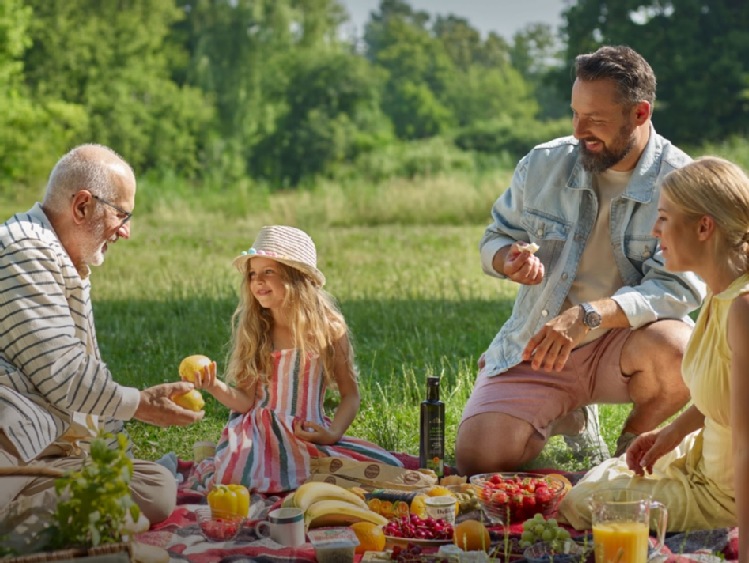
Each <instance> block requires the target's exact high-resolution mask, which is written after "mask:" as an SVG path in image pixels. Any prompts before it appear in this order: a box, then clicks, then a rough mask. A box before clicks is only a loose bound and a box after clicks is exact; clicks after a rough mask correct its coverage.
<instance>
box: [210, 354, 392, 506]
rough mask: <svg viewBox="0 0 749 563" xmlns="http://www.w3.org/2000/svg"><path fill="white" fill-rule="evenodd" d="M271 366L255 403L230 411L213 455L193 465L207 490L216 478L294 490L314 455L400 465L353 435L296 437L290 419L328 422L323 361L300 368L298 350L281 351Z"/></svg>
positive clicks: (262, 490)
mask: <svg viewBox="0 0 749 563" xmlns="http://www.w3.org/2000/svg"><path fill="white" fill-rule="evenodd" d="M273 366H274V370H273V375H272V377H271V378H270V380H269V382H268V384H267V385H258V386H257V387H256V389H257V398H256V402H255V406H254V407H253V408H252V409H251V410H249V411H248V412H247V413H245V414H239V413H232V414H231V416H230V418H229V422H228V423H227V425H226V426H225V427H224V429H223V431H222V433H221V438H220V440H219V443H218V445H217V446H216V456H215V457H214V458H208V459H206V460H204V461H203V462H201V464H199V466H198V467H197V468H196V475H197V476H198V479H199V480H200V481H202V482H203V483H204V486H205V488H206V489H210V487H211V486H212V485H213V484H215V483H225V484H230V483H234V484H243V485H245V486H247V487H249V488H251V489H252V490H253V491H254V492H259V493H280V492H284V491H289V490H293V489H296V488H297V487H298V486H299V485H301V484H302V483H304V481H306V480H307V478H308V477H309V475H310V460H311V459H312V458H317V457H343V458H348V459H354V460H357V461H377V462H381V463H386V464H389V465H397V466H400V465H401V463H400V461H398V459H397V458H395V457H394V456H393V455H392V454H390V453H389V452H387V451H386V450H384V449H382V448H380V447H379V446H376V445H374V444H372V443H370V442H366V441H364V440H360V439H358V438H351V437H348V436H344V437H343V438H342V439H341V440H339V441H338V442H337V443H336V444H334V445H332V446H321V445H317V444H313V443H311V442H307V441H306V440H302V439H299V438H297V437H296V436H295V435H294V426H293V423H294V421H295V420H310V421H314V422H317V423H318V424H321V425H325V426H328V425H329V424H330V419H329V418H327V417H326V416H325V414H324V411H323V399H324V398H325V388H326V386H325V379H324V377H323V370H322V362H321V361H319V358H316V357H313V358H311V359H310V360H309V361H308V362H306V366H305V368H304V369H303V370H302V369H300V362H299V354H298V352H297V350H281V351H276V352H274V353H273ZM198 488H202V487H198Z"/></svg>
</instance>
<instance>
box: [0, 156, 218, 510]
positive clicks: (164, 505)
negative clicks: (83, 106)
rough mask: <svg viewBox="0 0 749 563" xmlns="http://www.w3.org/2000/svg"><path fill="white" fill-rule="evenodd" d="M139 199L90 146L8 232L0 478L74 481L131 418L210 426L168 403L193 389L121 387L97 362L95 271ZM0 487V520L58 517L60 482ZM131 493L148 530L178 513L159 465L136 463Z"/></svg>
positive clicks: (124, 170) (0, 282) (56, 173)
mask: <svg viewBox="0 0 749 563" xmlns="http://www.w3.org/2000/svg"><path fill="white" fill-rule="evenodd" d="M135 189H136V185H135V176H134V174H133V171H132V169H131V168H130V166H129V165H128V164H127V163H126V162H125V161H124V160H123V159H122V158H121V157H120V156H118V155H117V154H116V153H115V152H114V151H112V150H111V149H109V148H107V147H103V146H100V145H82V146H79V147H76V148H74V149H73V150H71V151H70V152H69V153H68V154H66V155H65V156H63V157H62V158H61V159H60V160H59V162H58V163H57V164H56V165H55V167H54V169H53V170H52V173H51V175H50V177H49V181H48V184H47V190H46V193H45V196H44V200H43V202H42V203H41V204H39V203H37V204H36V205H34V207H32V208H31V209H30V210H29V211H27V212H26V213H19V214H17V215H15V216H13V217H11V218H10V219H8V221H6V222H5V223H4V224H2V226H0V467H5V468H15V467H22V466H26V465H28V464H34V465H40V464H41V465H44V466H47V467H52V468H57V469H61V470H68V469H72V468H75V467H78V466H80V464H81V462H82V460H83V459H84V458H85V455H86V445H87V443H88V441H90V439H91V438H92V437H93V436H95V435H96V433H97V431H98V430H99V429H100V428H101V427H105V428H107V429H114V428H116V427H121V425H122V421H126V420H130V419H132V418H135V419H138V420H142V421H144V422H148V423H151V424H155V425H157V426H168V425H180V426H183V425H187V424H190V423H193V422H196V421H198V420H200V419H201V418H202V417H203V414H204V413H203V412H200V413H196V412H191V411H187V410H185V409H183V408H181V407H179V406H178V405H176V404H175V403H174V402H173V401H172V400H171V398H172V397H174V396H176V395H179V394H181V393H185V392H187V391H189V390H190V389H191V388H192V384H190V383H186V382H176V383H167V384H162V385H157V386H154V387H150V388H148V389H145V390H143V391H139V390H138V389H135V388H131V387H124V386H122V385H119V384H118V383H117V382H116V381H115V380H114V379H113V378H112V374H111V373H110V371H109V369H108V368H107V366H106V364H105V363H104V362H103V361H102V358H101V354H100V352H99V347H98V344H97V341H96V334H95V330H94V318H93V311H92V308H91V297H90V287H91V282H90V279H89V273H90V267H91V266H99V265H101V264H102V263H103V262H104V258H105V255H106V252H107V250H108V248H109V245H110V244H112V243H114V242H117V241H118V240H119V239H120V238H124V239H127V238H129V237H130V223H129V220H130V217H131V216H132V213H133V208H134V205H135ZM113 423H114V424H113ZM12 472H13V471H12ZM14 473H18V472H14ZM0 479H2V487H0V520H1V519H4V516H5V515H7V514H9V513H10V512H11V511H13V512H18V511H20V512H23V511H25V510H26V509H30V508H43V509H49V510H51V509H53V508H54V506H55V502H56V495H55V493H54V486H53V484H54V481H53V479H51V478H48V477H34V476H31V477H28V476H21V475H17V474H16V475H13V476H4V477H0ZM131 491H132V495H133V499H134V501H135V502H136V503H137V504H138V505H139V507H140V509H141V512H142V513H143V514H144V515H145V516H146V517H147V518H148V519H149V521H150V522H151V523H156V522H160V521H162V520H163V519H165V518H166V517H167V516H168V515H169V514H170V513H171V511H172V510H173V509H174V505H175V502H176V483H175V479H174V476H173V475H172V474H171V473H170V472H169V471H167V470H166V469H165V468H163V467H162V466H160V465H158V464H156V463H153V462H147V461H138V460H136V461H134V474H133V479H132V482H131Z"/></svg>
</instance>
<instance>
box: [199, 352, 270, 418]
mask: <svg viewBox="0 0 749 563" xmlns="http://www.w3.org/2000/svg"><path fill="white" fill-rule="evenodd" d="M255 385H257V383H253V384H252V385H250V386H249V387H247V388H242V389H239V388H237V387H230V386H228V385H227V384H226V383H224V382H223V381H221V380H220V379H219V378H218V377H217V376H216V362H211V363H210V364H209V365H207V366H205V367H204V368H203V369H202V370H201V371H200V372H197V374H196V376H195V388H196V389H205V390H206V391H208V392H209V393H210V394H211V395H213V396H214V397H216V399H217V400H218V401H219V402H220V403H221V404H222V405H224V406H225V407H227V408H228V409H230V410H233V411H235V412H241V413H246V412H247V411H248V410H250V409H251V408H252V407H253V405H254V404H255Z"/></svg>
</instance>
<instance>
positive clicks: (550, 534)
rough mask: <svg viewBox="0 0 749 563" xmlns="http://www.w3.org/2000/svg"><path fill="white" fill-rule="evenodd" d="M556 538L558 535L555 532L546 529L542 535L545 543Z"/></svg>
mask: <svg viewBox="0 0 749 563" xmlns="http://www.w3.org/2000/svg"><path fill="white" fill-rule="evenodd" d="M555 536H556V534H555V533H554V530H549V529H546V530H544V532H543V533H542V534H541V539H542V540H544V541H548V542H550V541H551V540H553V539H554V537H555Z"/></svg>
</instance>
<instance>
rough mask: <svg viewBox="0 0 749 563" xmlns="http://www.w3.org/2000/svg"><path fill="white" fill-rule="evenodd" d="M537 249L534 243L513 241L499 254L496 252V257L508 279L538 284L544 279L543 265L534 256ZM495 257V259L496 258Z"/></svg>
mask: <svg viewBox="0 0 749 563" xmlns="http://www.w3.org/2000/svg"><path fill="white" fill-rule="evenodd" d="M505 248H507V247H505ZM536 250H538V247H537V246H536V245H534V244H533V245H532V244H526V243H522V242H515V243H513V244H512V246H510V248H509V249H508V250H507V251H506V252H505V253H504V256H502V255H501V250H500V251H499V252H497V255H498V256H497V258H499V259H501V260H502V262H501V264H502V270H500V271H501V272H502V273H503V274H504V275H505V276H507V278H508V279H511V280H512V281H514V282H516V283H520V284H523V285H538V284H540V283H541V282H542V281H543V279H544V273H545V270H544V265H543V264H542V263H541V260H539V259H538V258H537V257H536V256H535V252H536ZM497 258H495V260H496V259H497Z"/></svg>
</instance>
